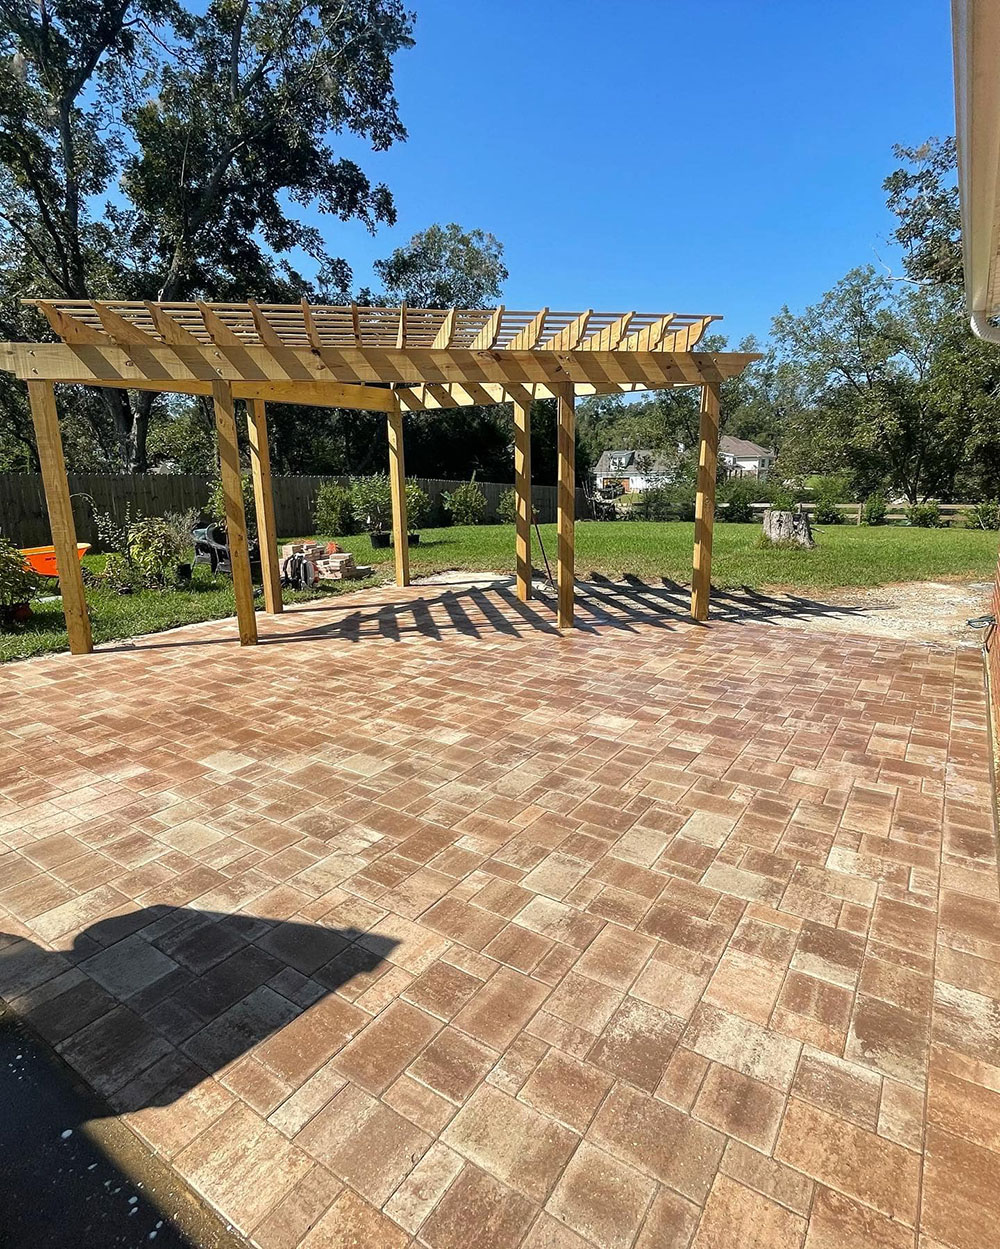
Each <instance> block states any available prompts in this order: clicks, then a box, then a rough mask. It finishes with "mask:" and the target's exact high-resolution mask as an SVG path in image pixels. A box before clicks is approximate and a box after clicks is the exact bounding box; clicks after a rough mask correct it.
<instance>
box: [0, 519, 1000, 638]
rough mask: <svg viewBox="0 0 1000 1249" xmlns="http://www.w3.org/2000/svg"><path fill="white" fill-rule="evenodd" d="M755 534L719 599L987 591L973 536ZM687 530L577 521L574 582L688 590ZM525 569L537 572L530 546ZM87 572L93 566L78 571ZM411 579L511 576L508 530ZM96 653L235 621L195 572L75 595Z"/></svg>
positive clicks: (430, 552)
mask: <svg viewBox="0 0 1000 1249" xmlns="http://www.w3.org/2000/svg"><path fill="white" fill-rule="evenodd" d="M759 536H760V527H759V526H758V525H727V524H724V523H719V524H716V526H715V541H714V553H713V566H712V580H713V582H714V583H715V584H716V585H718V586H720V587H732V586H743V585H746V586H753V587H756V588H762V587H773V588H794V589H796V590H800V591H807V592H808V591H810V590H823V589H833V588H836V587H845V588H846V587H855V586H857V587H861V586H878V585H886V584H890V583H892V582H898V581H947V580H956V581H959V580H973V579H981V580H984V581H985V580H990V579H992V577H993V572H994V569H995V567H996V560H997V540H998V535H997V534H995V533H986V532H984V531H983V530H979V529H911V528H900V527H895V526H892V527H890V526H885V527H880V528H874V529H868V528H864V527H862V528H858V527H857V526H855V525H831V526H817V527H816V529H815V536H816V543H817V545H816V549H815V550H814V551H794V550H791V551H790V550H765V549H762V548H761V546H760V543H759ZM542 540H543V542H544V544H545V550H546V552H547V554H548V557H549V562H550V564H552V567H553V572H554V571H555V552H556V529H555V525H543V526H542ZM338 541H339V542H340V543H341V544H342V545H343V546H345V547H346V548H347V549H349V550H351V551H353V552H354V555H355V558H356V559H357V562H358V563H359V564H374V565H375V574H376V578H377V579H381V580H386V579H387V578H389V577H390V576H391V574H392V551H391V550H373V549H372V545H371V542H370V541H369V539H368V537H367V536H361V537H350V538H338ZM693 541H694V525H692V524H684V523H682V522H670V523H665V524H659V523H656V522H653V521H617V522H612V523H606V524H598V523H597V522H595V521H582V522H581V523H580V524H578V525H577V527H576V566H577V572H578V575H579V576H581V577H587V576H589V575H590V574H591V573H599V574H603V575H604V576H611V577H618V576H621V575H623V574H625V573H630V574H632V575H634V576H637V577H641V578H643V579H651V580H657V579H659V578H661V577H666V578H669V579H671V580H674V581H681V582H688V581H690V579H691V547H692V544H693ZM533 545H534V561H535V565H536V567H538V568H541V567H542V566H543V561H542V558H541V553H540V551H539V549H538V542H537V539H536V538H533ZM84 562H85V564H87V565H88V566H89V567H91V568H93V569H94V570H95V571H97V570H98V569H100V567H101V565H102V564H103V557H102V556H88V557H87V559H86V560H85V561H84ZM410 567H411V571H412V573H413V575H414V576H424V575H427V574H430V573H434V572H444V571H446V570H450V569H455V568H457V569H467V570H468V571H470V572H513V570H514V528H513V526H512V525H478V526H474V525H456V526H454V527H453V528H450V529H425V530H424V531H423V532H422V534H421V538H420V543H419V545H418V546H414V547H411V549H410ZM370 584H371V582H369V581H348V582H344V583H341V584H334V585H326V586H324V587H323V588H322V589H318V590H317V591H314V592H310V593H307V594H292V595H288V594H287V592H286V601H291V602H294V601H301V600H303V599H307V598H315V597H317V596H318V595H325V594H342V593H344V592H345V591H350V590H356V589H358V588H362V587H364V586H366V585H370ZM87 601H88V603H89V605H90V614H91V621H92V625H93V630H94V640H95V641H96V642H109V641H112V640H115V639H119V638H129V637H136V636H138V635H140V634H143V633H155V632H158V631H160V630H162V629H172V628H174V627H175V626H176V625H183V624H193V623H196V622H197V621H201V620H215V619H218V618H220V617H223V616H232V615H233V614H234V613H235V610H236V609H235V605H234V602H233V589H232V583H231V582H230V581H229V580H228V578H225V577H212V576H211V574H210V573H209V572H208V569H207V568H206V567H205V566H204V565H199V566H198V567H197V568H196V569H195V573H194V578H193V580H192V584H191V588H190V589H185V590H170V591H166V592H158V591H153V590H147V591H144V592H143V593H141V594H128V595H118V594H113V593H111V592H109V591H108V590H103V589H100V588H96V587H90V588H88V590H87ZM66 645H67V644H66V630H65V627H64V625H63V618H62V608H61V604H60V603H59V602H58V601H56V602H49V603H36V604H35V605H34V618H33V619H32V620H31V621H30V623H28V624H27V625H24V626H20V627H17V628H15V629H13V630H11V631H8V632H0V662H4V661H7V660H11V659H24V658H27V657H28V656H29V655H39V654H43V653H45V652H48V651H59V650H65V649H66Z"/></svg>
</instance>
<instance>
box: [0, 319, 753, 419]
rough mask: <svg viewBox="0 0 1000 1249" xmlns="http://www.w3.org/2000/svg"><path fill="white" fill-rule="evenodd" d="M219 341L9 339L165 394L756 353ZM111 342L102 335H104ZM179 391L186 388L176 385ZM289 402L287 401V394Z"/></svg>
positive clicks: (25, 362) (52, 361)
mask: <svg viewBox="0 0 1000 1249" xmlns="http://www.w3.org/2000/svg"><path fill="white" fill-rule="evenodd" d="M221 338H222V331H221V330H220V341H219V343H218V344H217V345H215V346H203V347H199V348H198V349H195V348H187V347H168V346H166V345H158V346H156V347H152V348H149V349H148V350H147V349H146V348H142V349H136V348H133V349H130V350H127V349H125V348H122V347H119V346H117V345H114V344H112V345H110V346H104V345H103V344H100V343H86V344H85V343H79V344H74V345H72V346H70V345H69V344H67V343H12V344H10V347H11V350H12V353H13V359H14V365H15V371H16V372H17V375H18V376H19V377H22V378H25V379H31V380H47V381H54V382H70V383H74V384H83V385H87V384H91V385H93V384H95V383H100V382H102V381H103V382H109V383H112V384H118V385H124V386H128V385H129V384H132V383H135V382H142V381H148V382H155V383H156V384H157V385H156V389H159V390H162V391H170V390H171V389H172V387H173V384H174V383H177V382H181V383H188V382H192V381H215V380H221V381H227V382H234V383H235V382H252V383H264V382H283V383H284V382H288V383H291V384H292V385H301V384H303V383H310V382H337V383H340V384H342V385H344V384H358V383H360V384H371V383H382V384H386V383H389V384H396V385H399V386H403V387H412V386H414V385H419V384H420V383H435V384H436V383H444V384H447V383H458V384H460V385H466V386H468V385H470V384H472V383H476V384H490V383H493V384H499V385H500V386H501V387H502V386H504V385H505V384H509V383H511V382H514V383H517V384H519V385H536V384H540V385H543V386H548V387H550V388H552V387H553V386H555V385H559V384H562V383H566V382H572V383H573V384H574V385H576V384H584V385H593V386H596V387H604V386H609V387H612V388H614V387H619V386H622V385H639V386H645V387H647V388H649V389H653V390H659V389H666V388H669V387H673V386H690V385H700V384H702V383H703V382H704V381H705V380H706V376H705V374H704V372H703V370H702V362H703V361H704V362H705V363H706V364H707V365H708V366H709V369H710V371H711V373H713V374H714V373H718V374H720V375H721V376H722V377H734V376H736V375H737V374H738V373H741V372H742V371H743V369H744V368H745V367H746V365H747V364H749V363H750V362H751V361H752V360H757V359H759V358H760V357H759V355H756V354H753V353H747V352H709V353H702V352H672V351H638V350H628V351H533V350H530V349H524V350H508V349H504V350H497V351H469V350H466V349H462V348H454V347H453V348H448V349H446V350H441V349H437V350H435V349H434V348H415V347H408V348H395V349H394V348H385V347H381V348H367V347H365V348H356V347H353V348H343V347H323V348H321V349H316V348H294V347H283V348H280V349H279V348H268V347H261V346H247V345H246V344H243V343H239V345H237V344H234V343H229V342H223V341H221ZM109 341H110V340H109ZM178 389H179V390H181V391H185V390H186V389H187V387H186V385H184V386H179V387H178ZM290 402H294V400H290Z"/></svg>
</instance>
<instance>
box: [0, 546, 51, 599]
mask: <svg viewBox="0 0 1000 1249" xmlns="http://www.w3.org/2000/svg"><path fill="white" fill-rule="evenodd" d="M40 588H41V581H40V580H39V579H38V576H37V574H36V573H35V572H33V571H32V570H31V569H30V568H29V567H28V565H27V564H26V563H25V562H24V556H23V555H22V554H21V552H20V551H19V550H18V549H17V547H16V546H15V545H14V544H13V542H11V541H10V540H9V539H8V538H5V537H4V536H3V534H0V607H16V606H18V605H19V604H20V603H27V602H28V600H29V599H31V598H33V597H34V596H35V595H36V594H37V593H38V591H39V589H40Z"/></svg>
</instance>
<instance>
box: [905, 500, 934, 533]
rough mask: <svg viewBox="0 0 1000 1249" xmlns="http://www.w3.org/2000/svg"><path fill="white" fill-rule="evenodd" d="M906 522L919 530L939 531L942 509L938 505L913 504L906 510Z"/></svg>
mask: <svg viewBox="0 0 1000 1249" xmlns="http://www.w3.org/2000/svg"><path fill="white" fill-rule="evenodd" d="M906 520H907V523H908V524H910V525H914V526H916V528H918V529H938V528H940V525H941V509H940V508H939V507H938V505H937V504H936V503H913V504H911V505H910V506H909V507H908V508H907V509H906Z"/></svg>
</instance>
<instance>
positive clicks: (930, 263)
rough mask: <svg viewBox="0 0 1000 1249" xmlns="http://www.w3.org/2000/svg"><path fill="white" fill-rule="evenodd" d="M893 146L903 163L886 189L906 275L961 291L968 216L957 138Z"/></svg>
mask: <svg viewBox="0 0 1000 1249" xmlns="http://www.w3.org/2000/svg"><path fill="white" fill-rule="evenodd" d="M892 151H893V155H894V156H895V157H896V159H897V160H900V161H902V162H903V163H902V165H901V166H900V167H899V168H897V169H894V170H893V171H892V173H891V174H889V176H888V177H887V178H886V180H885V182H883V183H882V189H883V190H884V191H886V192H888V195H887V198H886V204H887V206H888V208H889V211H890V212H891V213H893V215H894V216H895V217H896V220H897V223H898V224H897V226H896V228H895V230H894V231H893V238H894V239H895V240H896V242H897V243H898V244H899V245H900V246H901V247H902V249H903V267H904V270H905V272H906V276H907V277H908V278H910V280H911V281H914V282H933V283H935V284H937V285H939V286H948V287H951V288H953V289H954V290H955V291H956V292H957V291H958V290H960V289H961V286H962V217H961V209H960V206H959V202H958V182H957V179H956V169H957V167H958V155H957V150H956V147H955V140H954V139H952V138H947V139H927V140H926V141H925V142H924V143H921V144H920V145H919V146H918V147H904V146H902V145H900V144H896V146H895V147H893V149H892Z"/></svg>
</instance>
